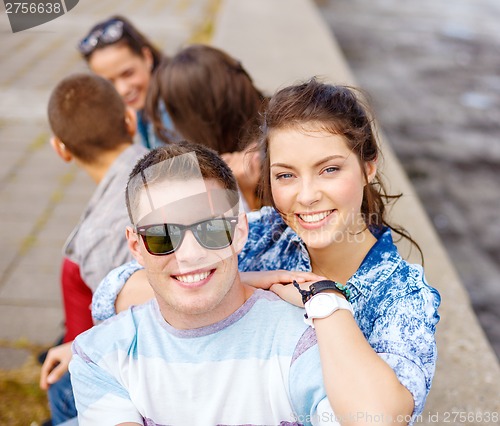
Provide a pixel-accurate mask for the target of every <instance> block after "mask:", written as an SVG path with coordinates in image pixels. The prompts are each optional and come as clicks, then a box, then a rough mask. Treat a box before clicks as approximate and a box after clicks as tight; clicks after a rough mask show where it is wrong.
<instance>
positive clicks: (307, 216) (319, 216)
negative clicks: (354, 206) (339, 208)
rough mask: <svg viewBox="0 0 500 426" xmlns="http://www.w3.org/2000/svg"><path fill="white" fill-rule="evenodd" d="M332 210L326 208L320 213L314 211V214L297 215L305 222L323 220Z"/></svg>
mask: <svg viewBox="0 0 500 426" xmlns="http://www.w3.org/2000/svg"><path fill="white" fill-rule="evenodd" d="M331 212H333V210H328V211H326V212H322V213H315V214H299V217H300V218H301V219H302V220H303V221H304V222H307V223H313V222H319V221H320V220H323V219H324V218H325V217H327V216H328V215H329V214H330V213H331Z"/></svg>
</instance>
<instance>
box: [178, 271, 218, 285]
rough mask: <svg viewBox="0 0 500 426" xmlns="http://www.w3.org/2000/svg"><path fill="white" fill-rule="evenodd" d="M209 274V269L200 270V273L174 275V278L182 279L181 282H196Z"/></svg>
mask: <svg viewBox="0 0 500 426" xmlns="http://www.w3.org/2000/svg"><path fill="white" fill-rule="evenodd" d="M209 275H210V271H207V272H202V273H200V274H186V275H176V276H175V279H177V280H179V281H182V282H183V283H196V282H198V281H202V280H204V279H205V278H207V277H208V276H209Z"/></svg>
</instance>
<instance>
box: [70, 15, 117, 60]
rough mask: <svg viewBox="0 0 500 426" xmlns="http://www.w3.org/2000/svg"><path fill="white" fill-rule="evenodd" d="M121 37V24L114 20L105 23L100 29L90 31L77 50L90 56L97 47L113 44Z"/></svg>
mask: <svg viewBox="0 0 500 426" xmlns="http://www.w3.org/2000/svg"><path fill="white" fill-rule="evenodd" d="M122 36H123V22H122V21H118V20H116V19H112V20H111V21H109V22H107V23H105V24H104V25H103V26H102V27H101V28H98V29H96V30H94V31H91V32H90V33H89V34H88V35H87V37H85V38H84V39H82V40H81V41H80V43H79V44H78V50H79V51H80V53H82V54H83V55H90V54H91V53H92V52H93V51H94V49H95V48H96V47H97V46H98V45H99V44H101V45H106V44H111V43H115V42H117V41H118V40H120V39H121V38H122Z"/></svg>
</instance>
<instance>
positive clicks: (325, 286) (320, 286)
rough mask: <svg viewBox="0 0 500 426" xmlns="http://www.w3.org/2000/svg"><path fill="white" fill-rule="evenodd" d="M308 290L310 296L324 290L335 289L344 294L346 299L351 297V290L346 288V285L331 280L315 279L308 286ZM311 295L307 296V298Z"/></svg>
mask: <svg viewBox="0 0 500 426" xmlns="http://www.w3.org/2000/svg"><path fill="white" fill-rule="evenodd" d="M309 290H310V292H311V296H314V295H315V294H318V293H321V292H323V291H326V290H337V291H340V292H341V293H342V294H343V295H344V297H345V298H346V300H347V301H349V300H350V299H351V291H350V290H349V289H348V288H347V286H345V285H342V284H340V283H338V282H336V281H332V280H322V281H316V282H315V283H312V284H311V285H310V286H309ZM311 296H309V298H310V297H311Z"/></svg>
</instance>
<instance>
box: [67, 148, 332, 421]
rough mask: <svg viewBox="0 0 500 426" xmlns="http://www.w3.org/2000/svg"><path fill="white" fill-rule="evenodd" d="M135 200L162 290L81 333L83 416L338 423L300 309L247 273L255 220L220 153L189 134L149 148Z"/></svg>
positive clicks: (77, 354) (140, 251)
mask: <svg viewBox="0 0 500 426" xmlns="http://www.w3.org/2000/svg"><path fill="white" fill-rule="evenodd" d="M127 203H128V208H129V214H130V218H131V222H132V226H130V227H128V228H127V240H128V245H129V248H130V250H131V252H132V253H133V255H134V257H135V258H136V259H137V260H138V262H139V263H141V265H143V266H144V268H145V270H146V274H147V277H148V281H149V283H150V285H151V287H152V289H153V291H154V294H155V298H154V299H152V300H151V301H150V302H148V303H146V304H143V305H140V306H137V307H132V308H131V309H129V310H127V311H125V312H123V313H121V314H119V315H118V316H116V317H114V318H112V319H110V320H108V321H106V322H104V323H103V324H101V325H99V326H97V327H94V328H93V329H92V330H90V331H88V332H86V333H84V334H82V335H80V336H79V337H78V338H77V339H76V341H75V343H74V345H73V352H74V356H73V360H72V362H71V364H70V371H71V377H72V383H73V387H74V392H75V399H76V405H77V409H78V416H79V423H80V424H82V425H86V424H88V425H94V424H106V425H108V424H122V425H123V424H128V425H130V424H132V425H134V424H146V425H159V424H162V425H163V424H170V425H172V424H173V425H215V424H226V425H229V424H231V425H237V424H239V425H241V424H246V425H264V424H266V425H278V424H283V425H284V424H287V425H289V424H310V423H311V422H313V423H314V424H322V422H324V423H328V424H329V425H332V424H336V422H335V420H334V415H333V412H332V411H331V408H330V405H329V403H328V399H327V397H326V393H325V389H324V386H323V380H322V374H321V366H320V359H319V351H318V346H317V342H316V336H315V334H314V331H313V329H312V328H310V327H307V325H306V324H304V322H303V311H302V310H301V309H300V308H297V307H295V306H292V305H290V304H287V303H286V302H284V301H282V300H281V299H279V298H278V297H277V296H276V295H274V294H273V293H271V292H266V291H263V290H260V289H254V288H251V287H248V286H246V285H244V284H243V283H242V281H241V279H240V276H239V273H238V253H239V252H240V251H241V250H242V248H243V246H244V244H245V242H246V239H247V234H248V224H247V220H246V216H245V214H244V213H240V210H239V207H238V192H237V186H236V181H235V179H234V176H233V175H232V173H231V171H230V169H229V168H228V166H227V165H226V164H225V163H224V162H223V161H222V160H221V159H220V157H218V155H217V154H216V153H215V152H213V151H211V150H209V149H207V148H204V147H201V146H199V145H195V144H190V143H187V142H181V143H179V144H174V145H168V146H165V147H162V148H158V149H156V150H154V151H151V152H150V153H149V154H147V155H146V156H145V157H144V158H143V159H142V160H140V161H139V163H138V164H137V165H136V167H135V168H134V170H133V171H132V174H131V177H130V180H129V183H128V185H127Z"/></svg>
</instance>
